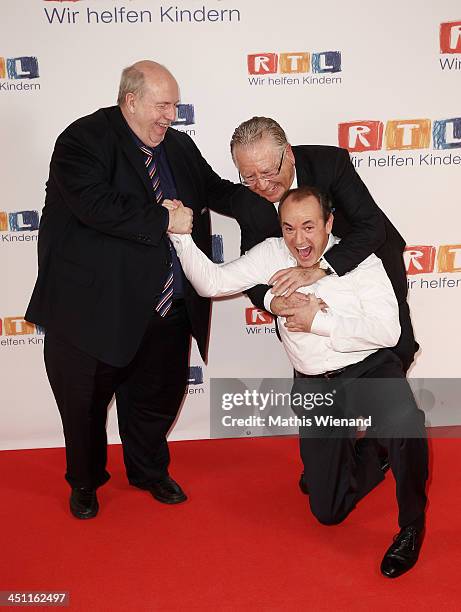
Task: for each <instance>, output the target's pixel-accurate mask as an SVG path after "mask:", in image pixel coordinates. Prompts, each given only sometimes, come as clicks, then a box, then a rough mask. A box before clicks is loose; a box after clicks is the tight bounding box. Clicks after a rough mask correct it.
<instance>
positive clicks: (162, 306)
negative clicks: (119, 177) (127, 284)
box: [139, 146, 173, 317]
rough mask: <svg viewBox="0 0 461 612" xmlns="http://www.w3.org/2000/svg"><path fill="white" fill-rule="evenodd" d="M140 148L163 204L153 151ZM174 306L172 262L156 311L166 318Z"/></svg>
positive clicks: (157, 194) (153, 184) (156, 195)
mask: <svg viewBox="0 0 461 612" xmlns="http://www.w3.org/2000/svg"><path fill="white" fill-rule="evenodd" d="M139 148H140V149H141V151H142V152H143V153H144V155H145V158H144V165H145V166H146V170H147V172H148V174H149V178H150V180H151V182H152V189H153V190H154V196H155V201H156V202H157V204H161V202H162V200H163V191H162V186H161V185H160V176H159V173H158V169H157V164H156V163H155V159H154V155H153V152H152V149H149V148H148V147H145V146H142V147H139ZM169 246H170V249H171V242H169ZM172 305H173V261H171V260H170V269H169V270H168V276H167V279H166V281H165V284H164V286H163V289H162V293H161V294H160V300H159V302H158V304H157V306H156V307H155V310H156V311H157V312H158V313H159V315H160V316H161V317H165V316H166V314H167V312H168V311H169V310H170V308H171V306H172Z"/></svg>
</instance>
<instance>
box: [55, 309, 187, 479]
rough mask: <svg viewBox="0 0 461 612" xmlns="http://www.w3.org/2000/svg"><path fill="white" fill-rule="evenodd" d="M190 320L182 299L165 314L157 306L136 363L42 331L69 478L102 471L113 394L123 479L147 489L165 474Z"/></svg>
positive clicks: (184, 376) (101, 474)
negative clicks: (98, 355)
mask: <svg viewBox="0 0 461 612" xmlns="http://www.w3.org/2000/svg"><path fill="white" fill-rule="evenodd" d="M190 338H191V335H190V324H189V320H188V317H187V313H186V310H185V306H184V302H183V301H182V300H180V301H176V302H174V304H173V307H172V309H171V310H170V311H169V313H168V315H167V316H166V317H165V318H162V317H160V316H159V315H158V314H157V313H156V312H155V311H153V313H152V317H151V320H150V322H149V325H148V328H147V329H146V332H145V334H144V337H143V340H142V342H141V345H140V347H139V349H138V352H137V353H136V356H135V358H134V359H133V361H132V362H131V363H130V364H129V365H128V366H126V367H124V368H117V367H114V366H111V365H109V364H106V363H103V362H101V361H98V360H97V359H95V358H94V357H91V356H90V355H88V354H86V353H84V352H82V351H80V350H79V349H77V348H76V347H75V346H72V345H71V344H69V343H68V342H66V341H65V340H63V339H62V338H60V337H59V336H57V335H55V334H54V333H53V332H52V331H47V332H46V335H45V348H44V357H45V367H46V371H47V375H48V379H49V381H50V385H51V388H52V390H53V393H54V396H55V399H56V403H57V405H58V409H59V412H60V414H61V419H62V424H63V429H64V437H65V441H66V461H67V470H66V476H65V477H66V480H67V481H68V482H69V484H70V485H71V486H72V487H87V488H97V487H99V486H100V485H102V484H104V483H105V482H106V481H107V480H108V479H109V477H110V476H109V474H108V472H107V471H106V462H107V436H106V420H107V407H108V405H109V403H110V401H111V399H112V397H113V395H114V393H115V395H116V400H117V415H118V422H119V431H120V437H121V439H122V444H123V456H124V460H125V466H126V471H127V475H128V480H129V482H130V483H131V484H133V485H135V486H138V487H141V488H148V487H149V486H150V484H151V483H153V482H154V481H155V480H158V479H159V478H160V477H162V476H164V475H166V474H168V465H169V462H170V456H169V451H168V445H167V441H166V435H167V433H168V430H169V429H170V427H171V426H172V424H173V422H174V420H175V418H176V415H177V413H178V411H179V408H180V406H181V403H182V401H183V398H184V392H185V389H186V385H187V379H188V363H189V350H190Z"/></svg>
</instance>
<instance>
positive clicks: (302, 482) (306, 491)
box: [299, 472, 309, 495]
mask: <svg viewBox="0 0 461 612" xmlns="http://www.w3.org/2000/svg"><path fill="white" fill-rule="evenodd" d="M299 488H300V489H301V493H304V495H309V489H308V488H307V484H306V481H305V480H304V472H302V474H301V477H300V479H299Z"/></svg>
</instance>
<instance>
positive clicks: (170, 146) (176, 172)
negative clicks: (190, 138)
mask: <svg viewBox="0 0 461 612" xmlns="http://www.w3.org/2000/svg"><path fill="white" fill-rule="evenodd" d="M174 136H175V134H174V131H173V129H172V128H168V130H167V133H166V134H165V138H164V139H163V146H164V148H165V153H166V157H167V159H168V163H169V165H170V168H171V173H172V175H173V178H174V182H175V183H176V191H177V194H178V199H179V200H181V201H182V202H184V204H185V205H186V206H187V205H190V204H191V202H190V199H191V197H192V193H191V185H193V184H194V181H193V179H192V177H191V171H190V168H189V166H188V163H187V161H188V156H187V155H185V151H184V149H183V148H181V147H180V146H179V143H178V140H177V138H175V137H174ZM189 161H190V160H189Z"/></svg>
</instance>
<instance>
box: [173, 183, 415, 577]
mask: <svg viewBox="0 0 461 612" xmlns="http://www.w3.org/2000/svg"><path fill="white" fill-rule="evenodd" d="M279 216H280V223H281V226H282V233H283V238H269V239H267V240H265V241H264V242H262V243H260V244H258V245H257V246H255V247H254V248H252V249H251V250H250V251H248V252H247V253H246V254H245V255H243V256H242V257H240V258H239V259H237V260H235V261H232V262H230V263H228V264H225V265H223V266H218V265H216V264H214V263H212V262H211V261H210V260H209V259H208V258H207V257H206V256H205V255H204V253H203V252H202V251H200V249H198V248H197V247H196V245H195V244H194V242H193V240H192V238H191V237H190V236H188V235H181V236H179V235H172V236H171V239H172V242H173V244H174V246H175V248H176V251H177V253H178V256H179V258H180V261H181V264H182V267H183V270H184V273H185V274H186V276H187V278H188V279H189V280H190V282H191V283H192V285H193V286H194V288H195V289H196V290H197V292H198V293H199V294H200V295H202V296H209V297H217V296H224V295H231V294H233V293H237V292H239V291H244V290H246V289H248V288H250V287H253V286H254V285H255V284H258V283H265V284H269V285H270V284H271V283H272V282H273V277H274V275H275V274H276V272H277V271H278V270H280V269H282V268H283V269H287V268H292V267H299V268H310V269H312V268H314V269H315V267H316V266H317V265H319V262H320V261H321V259H322V257H323V255H324V253H326V252H327V251H328V250H329V249H330V248H332V247H333V246H334V245H335V244H336V243H337V242H338V240H337V239H336V238H335V237H334V236H333V235H332V234H331V228H332V225H333V215H332V213H331V207H330V204H329V201H328V199H327V198H326V197H325V196H324V195H323V194H321V193H320V192H319V191H318V190H317V189H315V188H311V187H307V186H303V187H300V188H297V189H293V190H290V191H288V192H287V193H286V194H285V195H284V196H283V197H282V198H281V200H280V206H279ZM300 291H302V292H304V293H305V294H309V299H308V302H307V304H306V305H305V307H304V308H303V316H302V318H301V319H300V317H299V312H297V313H296V317H294V316H293V315H292V314H291V311H290V310H289V309H288V310H287V311H286V315H287V316H286V317H285V318H283V319H282V318H279V319H278V325H279V331H280V335H281V339H282V342H283V345H284V347H285V350H286V352H287V355H288V357H289V359H290V361H291V362H292V364H293V366H294V368H295V371H296V379H295V385H294V389H297V390H298V391H299V390H301V391H304V392H306V391H307V390H308V391H312V389H313V388H315V390H316V391H317V392H320V391H321V392H323V393H325V392H327V391H328V389H329V390H330V391H331V390H332V387H331V385H334V386H335V387H336V388H337V390H338V394H337V396H336V399H335V405H334V410H333V412H332V413H331V416H334V417H337V416H342V417H351V416H352V415H361V416H364V417H370V418H371V419H372V423H373V427H374V432H375V435H376V436H377V437H378V438H380V440H379V441H380V444H382V446H384V447H385V448H386V450H387V453H388V456H389V463H390V467H391V468H392V471H393V474H394V477H395V480H396V484H397V501H398V506H399V526H400V532H399V534H398V536H397V537H396V539H395V541H394V543H393V544H392V545H391V546H390V548H389V549H388V550H387V552H386V554H385V555H384V558H383V561H382V563H381V571H382V573H383V574H384V575H385V576H387V577H391V578H394V577H397V576H400V575H401V574H403V573H404V572H406V571H408V570H409V569H410V568H411V567H413V565H414V564H415V563H416V561H417V559H418V554H419V550H420V547H421V544H422V539H423V532H424V517H425V505H426V494H425V484H426V479H427V441H426V437H425V429H424V414H423V413H422V412H421V411H420V410H419V409H418V408H417V406H416V404H415V402H414V398H413V396H412V394H411V390H410V388H409V385H408V383H407V381H406V379H405V374H404V372H403V368H402V363H401V361H400V360H399V358H398V357H397V356H396V355H395V354H394V353H393V352H392V351H391V350H389V348H388V347H393V346H394V345H395V344H396V343H397V341H398V339H399V336H400V324H399V308H398V303H397V300H396V297H395V294H394V291H393V289H392V285H391V283H390V281H389V278H388V276H387V274H386V271H385V270H384V267H383V264H382V262H381V260H380V259H379V258H378V257H376V256H375V255H374V254H372V255H370V256H369V257H367V258H366V259H365V260H364V261H363V262H362V263H360V264H359V265H358V266H357V267H356V268H354V269H353V270H352V271H351V272H349V273H347V274H344V275H343V276H341V277H339V276H337V275H336V274H335V273H330V274H328V275H326V276H322V277H321V278H319V279H318V280H317V281H316V282H314V283H313V284H311V285H310V286H309V287H308V288H301V289H300ZM268 299H270V297H269V298H268ZM293 313H294V310H293ZM389 379H391V380H389ZM321 412H322V410H319V411H318V413H319V414H320V413H321ZM323 412H324V413H325V411H324V409H323ZM311 414H312V413H311ZM309 416H310V415H309ZM354 433H355V432H354ZM356 447H357V448H356ZM358 448H360V445H359V446H357V445H356V443H355V439H354V436H353V433H352V432H351V430H350V428H348V427H342V428H338V427H337V426H324V427H323V428H320V429H319V428H317V430H316V431H313V430H312V428H301V430H300V449H301V458H302V460H303V464H304V474H303V477H302V480H301V482H300V487H301V489H302V491H303V492H305V493H307V492H308V493H309V502H310V507H311V510H312V512H313V513H314V515H315V516H316V517H317V518H318V520H319V521H320V522H322V523H324V524H336V523H339V522H341V521H342V520H344V519H345V518H346V516H347V515H348V514H349V512H350V511H351V510H352V509H353V508H354V507H355V505H356V503H357V501H358V500H359V499H361V498H362V497H363V496H364V495H366V494H367V493H368V492H369V491H370V490H371V489H372V488H373V487H374V486H376V485H377V484H378V483H379V482H381V481H382V480H383V478H384V473H383V469H382V466H381V465H380V464H379V461H378V457H377V455H376V452H370V453H367V452H366V451H367V447H366V445H364V446H363V448H362V449H361V452H360V453H359V452H358Z"/></svg>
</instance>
